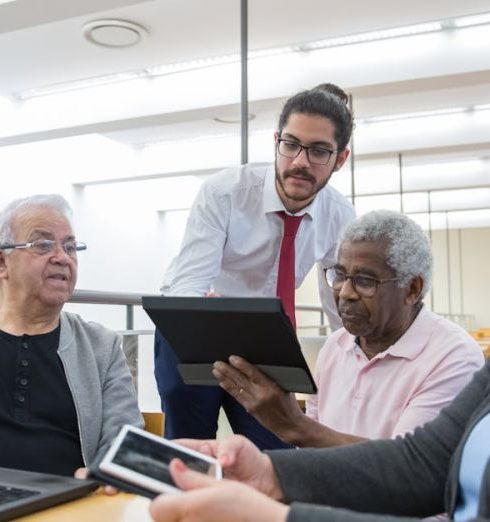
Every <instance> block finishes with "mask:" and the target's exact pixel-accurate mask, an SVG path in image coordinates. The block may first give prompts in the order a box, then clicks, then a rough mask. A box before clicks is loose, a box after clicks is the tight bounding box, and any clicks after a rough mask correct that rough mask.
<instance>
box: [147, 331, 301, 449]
mask: <svg viewBox="0 0 490 522" xmlns="http://www.w3.org/2000/svg"><path fill="white" fill-rule="evenodd" d="M155 378H156V381H157V386H158V392H159V394H160V398H161V400H162V410H163V411H164V412H165V437H166V438H167V439H176V438H192V439H214V438H216V430H217V428H218V414H219V409H220V407H221V406H222V407H223V409H224V411H225V413H226V416H227V417H228V421H229V423H230V426H231V428H232V430H233V431H234V433H239V434H241V435H244V436H245V437H248V438H249V439H250V440H251V441H252V442H253V443H254V444H255V445H256V446H258V447H259V448H260V449H274V448H289V447H291V446H289V445H288V444H285V443H284V442H282V441H281V440H280V439H279V438H277V437H276V436H275V435H274V434H273V433H272V432H271V431H269V430H267V429H266V428H264V427H263V426H262V424H260V423H259V422H258V421H257V420H255V418H254V417H252V415H250V414H249V413H247V412H246V411H245V409H244V408H243V406H241V404H240V403H238V402H237V401H236V400H235V399H234V398H233V397H232V396H231V395H229V394H228V393H226V392H225V391H224V390H222V389H221V388H220V387H219V386H191V385H187V384H184V383H183V382H182V378H181V377H180V374H179V371H178V370H177V358H176V357H175V354H174V352H173V350H172V349H171V348H170V346H169V344H168V343H167V341H166V340H165V339H164V338H163V336H162V335H161V334H160V332H159V331H158V330H157V331H156V332H155Z"/></svg>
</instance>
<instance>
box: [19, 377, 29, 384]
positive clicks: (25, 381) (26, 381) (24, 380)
mask: <svg viewBox="0 0 490 522" xmlns="http://www.w3.org/2000/svg"><path fill="white" fill-rule="evenodd" d="M28 382H29V380H28V379H21V380H20V384H21V385H22V386H27V383H28Z"/></svg>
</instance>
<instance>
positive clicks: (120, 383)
mask: <svg viewBox="0 0 490 522" xmlns="http://www.w3.org/2000/svg"><path fill="white" fill-rule="evenodd" d="M101 385H102V430H101V435H100V439H99V443H98V445H97V454H96V455H97V456H100V455H101V454H102V453H104V452H105V451H106V450H107V448H108V446H109V444H110V443H111V442H112V439H113V438H114V437H115V436H116V434H117V433H118V431H119V429H120V428H121V426H122V425H123V424H132V425H133V426H138V427H140V428H142V427H143V426H144V422H143V418H142V416H141V414H140V411H139V409H138V400H137V395H136V390H135V388H134V385H133V381H132V378H131V373H130V371H129V368H128V365H127V363H126V358H125V357H124V354H123V351H122V348H121V338H120V336H119V335H116V334H115V335H114V342H113V345H112V350H111V357H110V362H109V365H108V367H107V369H106V372H105V374H104V376H103V379H102V380H101Z"/></svg>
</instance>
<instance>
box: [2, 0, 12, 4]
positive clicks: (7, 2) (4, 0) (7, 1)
mask: <svg viewBox="0 0 490 522" xmlns="http://www.w3.org/2000/svg"><path fill="white" fill-rule="evenodd" d="M15 1H16V0H0V5H1V4H10V3H11V2H15Z"/></svg>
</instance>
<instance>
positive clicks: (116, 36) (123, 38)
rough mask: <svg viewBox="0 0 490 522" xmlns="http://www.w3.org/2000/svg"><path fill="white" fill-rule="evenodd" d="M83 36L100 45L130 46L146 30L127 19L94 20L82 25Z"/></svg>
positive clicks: (145, 34)
mask: <svg viewBox="0 0 490 522" xmlns="http://www.w3.org/2000/svg"><path fill="white" fill-rule="evenodd" d="M82 31H83V35H84V36H85V38H86V39H87V40H88V41H89V42H91V43H93V44H95V45H100V46H102V47H131V46H133V45H136V44H138V43H139V42H141V40H143V38H145V37H146V36H147V34H148V31H147V30H146V29H145V28H144V27H143V26H141V25H138V24H135V23H134V22H128V21H127V20H113V19H104V20H94V21H92V22H89V23H87V24H85V25H84V26H83V27H82Z"/></svg>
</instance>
